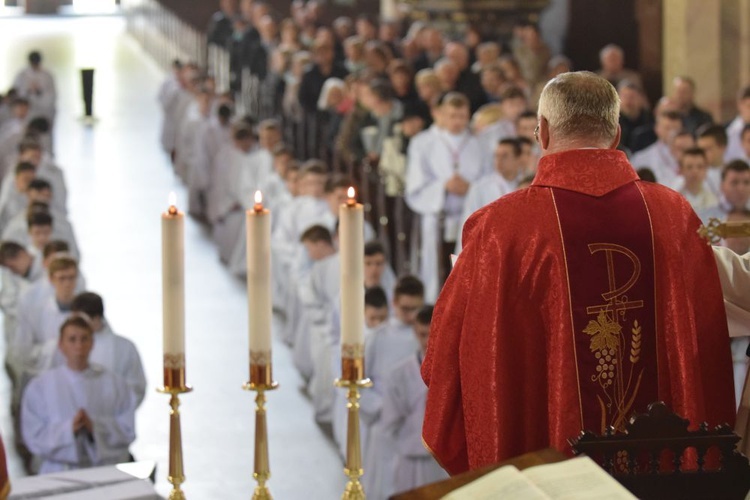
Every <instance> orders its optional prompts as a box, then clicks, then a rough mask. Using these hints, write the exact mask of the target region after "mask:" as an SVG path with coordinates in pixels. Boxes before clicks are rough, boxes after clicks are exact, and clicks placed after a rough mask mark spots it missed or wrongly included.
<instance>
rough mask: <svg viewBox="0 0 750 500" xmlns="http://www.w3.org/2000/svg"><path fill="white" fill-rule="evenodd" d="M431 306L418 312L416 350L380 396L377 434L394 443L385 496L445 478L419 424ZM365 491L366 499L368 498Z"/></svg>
mask: <svg viewBox="0 0 750 500" xmlns="http://www.w3.org/2000/svg"><path fill="white" fill-rule="evenodd" d="M432 312H433V306H425V307H423V308H422V309H420V311H419V312H418V313H417V319H416V322H415V324H414V335H415V337H416V338H417V340H418V341H419V350H418V351H417V352H416V353H414V354H413V355H411V356H409V357H408V358H406V359H405V360H403V361H402V362H401V363H400V364H398V365H397V366H396V367H395V368H394V369H393V371H392V372H391V374H390V375H389V376H388V378H387V380H386V384H385V391H384V394H383V409H382V411H381V417H380V422H378V424H377V429H378V430H377V431H376V432H383V434H385V435H387V436H388V437H389V439H391V440H393V442H395V443H396V448H395V451H396V453H395V459H394V460H392V461H391V463H390V465H391V467H392V469H393V471H394V481H393V483H388V484H386V485H384V486H385V490H384V491H383V495H384V496H385V497H387V496H390V495H392V494H395V493H400V492H403V491H408V490H411V489H414V488H418V487H420V486H423V485H425V484H429V483H434V482H436V481H442V480H443V479H448V474H447V473H446V472H445V471H444V470H443V469H442V467H440V465H438V463H437V462H436V461H435V459H434V458H433V457H432V455H431V454H430V452H429V451H427V449H426V448H425V446H424V444H423V443H422V422H423V421H424V412H425V404H426V403H427V386H426V385H425V383H424V381H423V380H422V374H421V367H422V360H423V359H424V354H425V352H426V350H427V342H428V340H429V336H430V323H431V322H432ZM369 493H370V492H368V496H369Z"/></svg>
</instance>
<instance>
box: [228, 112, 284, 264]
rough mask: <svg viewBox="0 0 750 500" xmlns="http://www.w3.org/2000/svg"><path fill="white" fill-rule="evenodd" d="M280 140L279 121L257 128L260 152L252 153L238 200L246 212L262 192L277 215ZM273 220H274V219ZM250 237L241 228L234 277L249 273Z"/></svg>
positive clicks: (262, 124)
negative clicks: (276, 163) (276, 161)
mask: <svg viewBox="0 0 750 500" xmlns="http://www.w3.org/2000/svg"><path fill="white" fill-rule="evenodd" d="M280 141H281V126H280V125H279V124H278V122H277V121H276V120H264V121H262V122H261V123H260V125H259V127H258V149H257V150H256V151H255V152H254V153H253V155H252V159H253V164H252V167H250V168H245V169H243V170H242V172H241V174H240V179H239V184H238V186H237V189H238V193H237V197H238V199H239V200H240V201H241V202H242V205H243V208H244V209H250V208H252V206H253V204H254V198H255V192H256V191H260V192H261V193H262V196H263V205H264V206H266V207H267V208H268V209H270V210H271V212H272V213H275V211H276V207H277V199H276V195H277V193H276V192H271V190H270V189H269V186H271V185H272V184H274V179H275V178H276V177H277V175H276V172H275V171H274V160H273V154H272V152H271V151H273V149H274V148H275V147H276V146H277V145H278V144H279V143H280ZM272 219H273V218H272ZM246 249H247V237H246V233H245V224H242V225H241V226H240V229H239V232H238V234H237V237H236V240H235V244H234V249H233V251H232V256H231V257H230V259H229V270H230V271H231V273H232V274H234V275H235V276H245V274H246V273H247V258H246V254H247V250H246Z"/></svg>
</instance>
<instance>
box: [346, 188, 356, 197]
mask: <svg viewBox="0 0 750 500" xmlns="http://www.w3.org/2000/svg"><path fill="white" fill-rule="evenodd" d="M355 194H356V193H355V192H354V186H349V189H348V190H347V192H346V195H347V196H348V197H349V198H351V199H352V200H353V199H354V196H355Z"/></svg>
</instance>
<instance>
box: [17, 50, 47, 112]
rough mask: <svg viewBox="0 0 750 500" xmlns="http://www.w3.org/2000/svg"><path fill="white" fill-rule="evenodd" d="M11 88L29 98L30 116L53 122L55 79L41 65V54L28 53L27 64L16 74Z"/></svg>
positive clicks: (35, 52)
mask: <svg viewBox="0 0 750 500" xmlns="http://www.w3.org/2000/svg"><path fill="white" fill-rule="evenodd" d="M13 88H15V89H16V92H18V95H19V96H21V97H25V98H26V99H28V100H29V103H30V104H31V111H30V114H31V117H32V118H36V117H38V116H41V117H43V118H46V119H47V120H49V122H50V123H54V121H55V113H56V107H57V90H56V89H55V79H54V77H53V76H52V74H51V73H50V72H49V71H47V70H46V69H44V68H43V67H42V55H41V54H40V53H39V52H37V51H34V52H31V53H30V54H29V66H28V67H26V68H25V69H23V70H22V71H21V72H20V73H18V75H16V78H15V80H14V81H13Z"/></svg>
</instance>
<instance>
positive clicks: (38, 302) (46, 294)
mask: <svg viewBox="0 0 750 500" xmlns="http://www.w3.org/2000/svg"><path fill="white" fill-rule="evenodd" d="M59 256H70V245H68V243H67V242H66V241H63V240H51V241H50V242H49V243H47V244H46V245H45V246H44V251H43V252H42V264H41V266H42V269H43V271H42V272H41V273H40V274H41V275H40V276H39V278H38V279H36V280H34V282H33V283H31V284H30V285H29V286H27V287H26V288H25V289H24V290H23V292H22V293H21V294H20V295H19V297H18V304H19V307H20V306H21V304H23V309H24V310H27V311H33V310H39V309H41V308H42V307H43V306H44V304H45V303H47V301H48V299H49V298H50V297H54V295H55V287H53V286H52V283H51V282H50V279H49V272H48V270H49V265H50V263H52V261H53V260H55V259H56V258H57V257H59ZM85 289H86V278H85V277H84V276H83V273H81V270H80V269H79V270H78V278H77V279H76V289H75V293H76V294H79V293H82V292H83V291H84V290H85Z"/></svg>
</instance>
